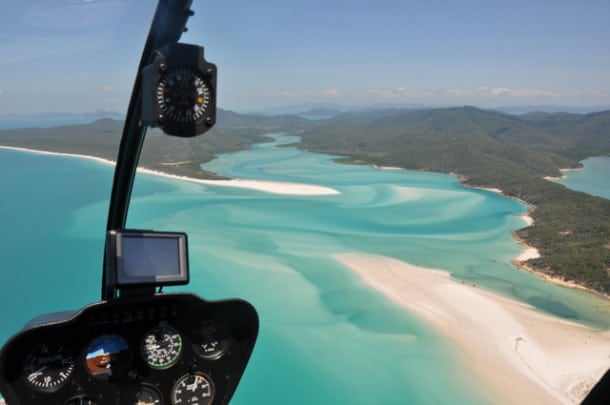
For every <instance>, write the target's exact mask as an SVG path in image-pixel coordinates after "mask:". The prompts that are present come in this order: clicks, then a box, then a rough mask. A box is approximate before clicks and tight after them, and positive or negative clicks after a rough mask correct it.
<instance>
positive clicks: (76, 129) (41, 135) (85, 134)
mask: <svg viewBox="0 0 610 405" xmlns="http://www.w3.org/2000/svg"><path fill="white" fill-rule="evenodd" d="M216 119H217V123H216V125H215V126H214V128H212V129H211V130H210V131H208V132H207V133H206V134H205V135H204V136H199V137H195V138H175V137H169V136H163V134H162V133H161V131H159V130H157V129H152V130H149V131H148V133H147V135H146V141H145V142H144V148H143V150H142V157H141V160H140V164H141V165H142V166H144V167H147V168H150V169H155V170H161V171H164V172H168V173H174V174H180V175H188V176H191V177H200V178H215V177H216V176H215V174H214V173H207V172H204V171H203V170H201V168H200V165H201V163H204V162H207V161H209V160H211V159H213V158H214V157H215V155H216V154H218V153H224V152H233V151H238V150H243V149H247V148H249V147H250V146H251V145H252V144H253V143H257V142H263V141H264V140H265V139H267V138H265V137H264V136H263V135H264V134H266V133H269V132H280V131H289V130H290V131H294V130H298V129H302V128H305V127H307V126H308V125H310V124H311V121H308V120H306V119H304V118H300V117H297V116H272V117H270V116H262V115H244V114H237V113H234V112H232V111H228V110H222V109H218V111H217V117H216ZM122 130H123V121H117V120H113V119H108V118H105V119H100V120H97V121H95V122H93V123H91V124H85V125H69V126H60V127H53V128H19V129H10V130H3V131H0V145H3V146H17V147H25V148H31V149H38V150H45V151H51V152H65V153H75V154H83V155H90V156H97V157H101V158H104V159H109V160H116V157H117V154H118V148H119V142H120V139H121V133H122Z"/></svg>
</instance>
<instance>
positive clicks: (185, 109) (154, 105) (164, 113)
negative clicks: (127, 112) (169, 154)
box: [142, 43, 216, 137]
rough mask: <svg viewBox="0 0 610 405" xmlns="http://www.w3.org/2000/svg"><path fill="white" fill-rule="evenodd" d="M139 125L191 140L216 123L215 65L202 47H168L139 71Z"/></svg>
mask: <svg viewBox="0 0 610 405" xmlns="http://www.w3.org/2000/svg"><path fill="white" fill-rule="evenodd" d="M142 121H143V123H144V124H146V125H148V126H151V127H159V128H161V129H162V130H163V132H165V133H166V134H168V135H173V136H180V137H192V136H195V135H199V134H202V133H204V132H205V131H207V130H208V129H210V128H211V127H212V126H213V125H214V123H215V122H216V65H214V64H212V63H208V62H207V61H206V60H205V59H204V58H203V47H200V46H196V45H187V44H179V43H176V44H171V45H167V46H166V47H163V48H161V49H159V50H157V52H156V56H155V58H154V60H153V61H152V63H151V64H150V65H148V66H146V67H144V68H143V69H142Z"/></svg>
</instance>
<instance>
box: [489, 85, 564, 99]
mask: <svg viewBox="0 0 610 405" xmlns="http://www.w3.org/2000/svg"><path fill="white" fill-rule="evenodd" d="M477 92H478V93H479V95H483V96H492V97H496V96H512V97H559V94H557V93H553V92H551V91H546V90H540V89H509V88H507V87H479V88H478V89H477Z"/></svg>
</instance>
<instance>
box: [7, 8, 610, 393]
mask: <svg viewBox="0 0 610 405" xmlns="http://www.w3.org/2000/svg"><path fill="white" fill-rule="evenodd" d="M155 6H156V4H155V2H136V1H126V0H65V1H41V0H40V1H39V0H37V1H28V2H21V1H13V0H5V1H0V25H1V26H2V27H3V30H2V32H1V33H0V55H2V56H1V57H0V169H1V170H2V173H3V175H2V176H0V188H1V189H2V190H3V196H4V198H2V199H0V213H2V223H3V225H4V226H3V230H4V236H2V237H1V239H0V241H1V245H2V250H1V252H2V253H1V255H0V258H1V261H0V268H1V269H2V282H1V283H0V296H1V297H3V298H4V305H3V306H2V307H1V308H0V319H2V320H3V325H2V328H0V344H3V343H4V342H5V341H7V340H8V339H9V338H10V336H11V335H12V334H13V333H15V332H16V331H18V330H19V329H20V328H21V327H22V326H23V325H24V324H25V323H26V322H27V321H29V320H30V319H32V318H34V317H36V316H38V315H40V314H41V313H45V312H54V311H64V310H73V309H77V308H80V307H82V306H83V305H85V304H87V303H91V302H95V301H97V300H99V292H100V283H101V277H102V276H101V274H102V272H101V270H102V265H103V254H104V240H105V239H104V238H105V232H106V221H107V215H108V209H109V197H110V193H111V189H112V181H113V174H114V164H115V162H116V159H117V153H118V150H119V142H120V138H121V133H122V129H123V124H124V120H125V116H126V111H127V108H128V105H129V100H130V95H131V91H132V88H133V83H134V79H135V77H136V74H137V73H138V72H137V68H138V63H139V61H140V57H141V54H142V48H143V46H144V43H145V40H146V36H147V34H148V30H149V27H150V23H151V20H152V18H153V14H154V11H155ZM192 8H193V10H194V11H195V15H194V16H192V17H191V18H190V19H189V21H188V23H187V27H188V31H187V32H185V33H184V34H183V36H182V38H181V42H184V43H189V44H197V45H201V46H203V47H204V48H205V51H204V57H205V59H206V60H207V61H209V62H210V63H214V64H216V65H217V66H218V86H217V94H216V96H217V105H218V110H217V113H216V125H215V126H214V127H213V128H212V129H211V130H210V131H208V132H207V133H205V134H204V135H201V136H199V137H194V138H178V137H171V136H167V135H165V134H163V132H162V131H161V130H160V129H159V128H150V129H149V130H148V132H147V135H146V140H145V142H144V145H143V149H142V155H141V158H140V164H139V168H140V169H139V171H138V173H137V176H136V180H135V184H134V188H133V193H132V198H131V205H130V208H129V215H128V218H127V224H126V226H127V227H128V228H133V229H146V230H156V231H168V232H171V231H175V232H186V233H187V234H188V249H189V256H190V259H189V261H190V271H191V282H190V284H189V285H188V286H180V287H171V288H168V289H167V291H192V292H194V293H195V294H197V295H199V296H201V297H203V298H205V299H208V300H218V299H224V298H229V297H239V298H243V299H246V300H248V301H249V302H251V303H252V304H253V305H254V306H255V307H256V309H257V311H258V312H259V316H260V325H261V327H260V337H259V340H258V342H257V344H256V347H255V349H254V352H253V355H252V358H251V361H250V363H249V365H248V368H247V369H246V372H245V374H244V377H243V379H242V381H241V383H240V386H239V388H238V389H237V391H236V393H235V396H234V398H233V400H232V403H235V404H246V403H263V402H264V403H272V404H284V403H290V404H301V403H302V404H305V403H311V402H318V403H353V404H370V403H431V402H434V403H464V404H466V403H468V404H471V403H489V402H495V400H496V399H497V398H500V400H499V403H515V402H525V401H526V400H527V401H530V402H531V399H532V398H536V399H537V400H538V401H537V402H540V403H554V402H557V401H563V402H567V403H569V402H579V401H581V400H582V399H583V398H584V396H585V395H586V393H587V392H588V391H589V389H590V388H591V387H592V386H593V384H594V382H595V381H597V380H598V379H599V377H600V376H601V375H602V374H603V373H604V372H605V371H606V369H607V368H608V367H609V366H610V363H608V361H607V348H608V347H609V345H610V340H609V339H608V334H607V330H608V328H610V304H609V302H610V301H608V299H607V297H608V295H607V294H608V293H610V278H609V276H608V274H609V273H610V201H609V198H610V195H609V194H608V186H607V178H608V173H610V158H609V156H610V135H609V134H610V112H609V111H608V110H610V82H609V81H608V78H607V76H608V75H607V73H608V71H610V48H609V45H608V41H607V38H609V37H610V32H609V31H610V28H609V27H608V24H607V21H608V20H609V19H610V7H609V6H608V5H607V4H605V3H604V2H593V3H592V4H590V5H589V7H576V6H575V5H573V4H568V3H565V2H559V3H558V2H538V3H536V4H530V2H519V3H518V4H516V3H514V2H513V3H510V4H509V3H507V4H505V5H498V4H491V3H489V2H467V3H466V4H462V3H461V4H460V6H459V7H458V6H456V5H449V4H440V3H438V2H427V3H425V4H423V3H422V4H407V3H406V2H403V1H381V2H379V1H375V2H373V1H355V2H350V5H349V7H348V6H346V4H342V3H341V2H338V1H330V2H329V1H325V2H322V1H313V2H312V1H307V2H305V1H293V2H279V1H273V2H262V3H260V2H259V3H253V2H247V1H236V2H211V1H195V2H194V4H193V5H192ZM575 190H580V191H583V192H577V191H575ZM576 352H577V353H578V355H572V354H573V353H576ZM507 381H508V382H507ZM511 384H512V385H511ZM513 386H516V387H519V389H517V390H513V389H512V387H513Z"/></svg>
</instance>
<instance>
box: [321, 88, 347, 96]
mask: <svg viewBox="0 0 610 405" xmlns="http://www.w3.org/2000/svg"><path fill="white" fill-rule="evenodd" d="M320 94H321V95H323V96H328V97H340V96H342V95H343V93H341V92H340V91H339V90H337V89H327V90H322V91H320Z"/></svg>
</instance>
